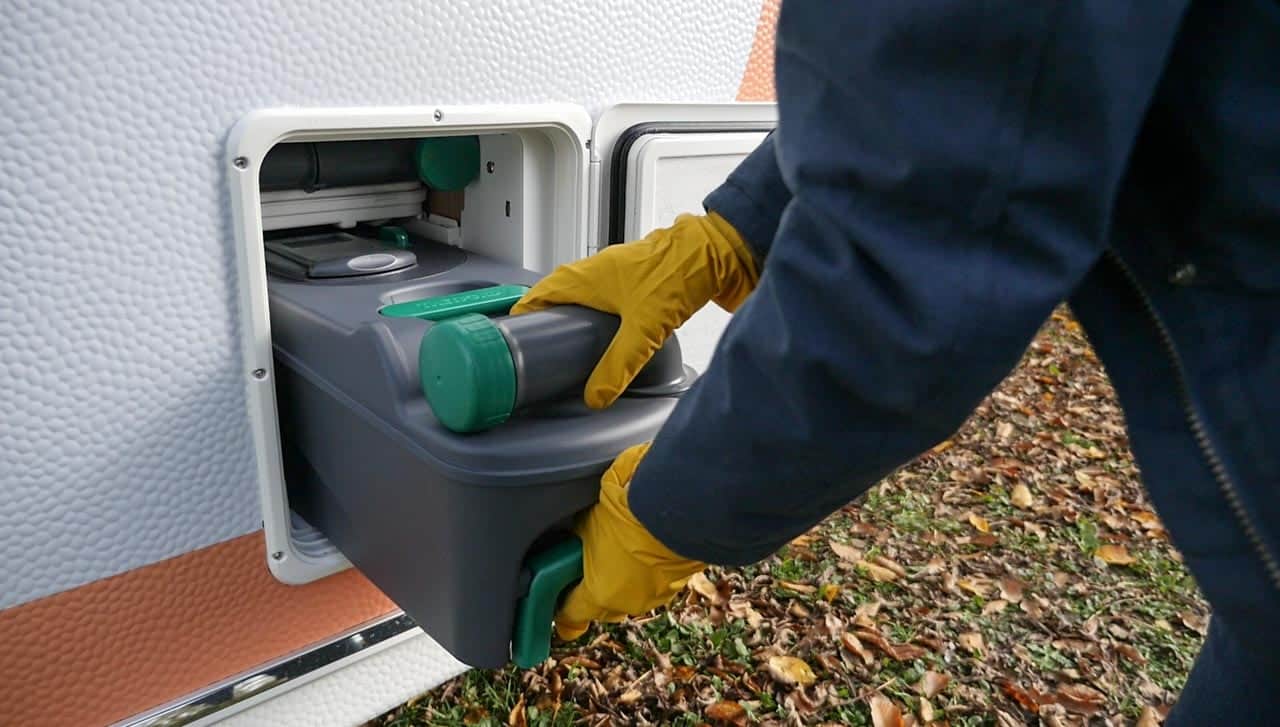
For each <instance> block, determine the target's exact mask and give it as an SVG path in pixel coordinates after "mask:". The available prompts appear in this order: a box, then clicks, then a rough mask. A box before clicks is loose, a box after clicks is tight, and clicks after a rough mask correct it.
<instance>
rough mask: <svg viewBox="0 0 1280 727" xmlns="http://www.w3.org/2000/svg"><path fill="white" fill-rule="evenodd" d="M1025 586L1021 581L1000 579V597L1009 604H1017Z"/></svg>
mask: <svg viewBox="0 0 1280 727" xmlns="http://www.w3.org/2000/svg"><path fill="white" fill-rule="evenodd" d="M1024 588H1025V586H1024V585H1023V584H1022V581H1020V580H1018V579H1017V578H1001V579H1000V597H1001V598H1003V599H1004V600H1006V601H1008V602H1009V603H1018V602H1019V601H1021V600H1022V591H1023V589H1024Z"/></svg>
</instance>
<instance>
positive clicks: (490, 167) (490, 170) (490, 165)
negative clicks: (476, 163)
mask: <svg viewBox="0 0 1280 727" xmlns="http://www.w3.org/2000/svg"><path fill="white" fill-rule="evenodd" d="M484 170H485V171H486V172H488V173H490V174H493V162H489V163H488V164H485V165H484Z"/></svg>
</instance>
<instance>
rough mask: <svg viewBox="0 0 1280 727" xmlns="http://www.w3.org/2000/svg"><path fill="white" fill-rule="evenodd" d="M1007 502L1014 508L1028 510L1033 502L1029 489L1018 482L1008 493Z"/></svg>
mask: <svg viewBox="0 0 1280 727" xmlns="http://www.w3.org/2000/svg"><path fill="white" fill-rule="evenodd" d="M1009 502H1010V503H1011V504H1012V505H1013V506H1014V507H1017V508H1021V509H1023V510H1029V509H1031V505H1032V504H1033V503H1034V502H1035V500H1033V499H1032V497H1031V489H1030V488H1028V487H1027V486H1026V485H1024V484H1022V483H1021V482H1019V483H1018V484H1016V485H1014V486H1013V491H1012V492H1010V493H1009Z"/></svg>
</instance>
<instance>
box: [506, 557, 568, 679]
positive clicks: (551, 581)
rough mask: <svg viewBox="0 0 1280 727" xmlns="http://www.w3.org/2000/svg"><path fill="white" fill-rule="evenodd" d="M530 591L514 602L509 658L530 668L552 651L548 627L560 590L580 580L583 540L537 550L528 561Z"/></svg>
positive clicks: (523, 666) (562, 591)
mask: <svg viewBox="0 0 1280 727" xmlns="http://www.w3.org/2000/svg"><path fill="white" fill-rule="evenodd" d="M527 565H528V567H529V570H530V571H531V572H532V574H533V577H532V578H531V579H530V581H529V592H528V594H526V595H525V596H524V598H521V599H520V602H519V603H517V604H516V628H515V631H514V632H513V633H512V634H511V661H512V662H514V663H515V665H516V666H518V667H520V668H521V669H532V668H533V667H535V666H537V665H539V664H541V663H542V662H544V661H546V660H547V657H548V656H550V655H551V627H552V622H553V621H554V619H555V614H556V605H557V604H558V603H559V600H560V594H562V593H564V591H565V589H566V588H568V587H569V586H571V585H573V584H574V583H576V582H577V581H580V580H582V541H581V540H579V539H578V538H576V537H573V538H570V539H568V540H565V541H563V542H560V543H557V544H555V545H553V546H551V547H549V548H547V549H546V550H542V551H540V552H538V553H536V554H535V555H534V556H533V557H532V558H530V559H529V562H528V564H527Z"/></svg>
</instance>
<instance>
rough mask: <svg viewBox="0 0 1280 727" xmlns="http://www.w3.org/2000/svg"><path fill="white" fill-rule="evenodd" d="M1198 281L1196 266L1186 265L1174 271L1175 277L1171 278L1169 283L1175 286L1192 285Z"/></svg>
mask: <svg viewBox="0 0 1280 727" xmlns="http://www.w3.org/2000/svg"><path fill="white" fill-rule="evenodd" d="M1195 279H1196V266H1195V265H1193V264H1191V263H1186V264H1184V265H1182V266H1181V267H1179V268H1178V269H1177V270H1175V271H1173V275H1171V276H1169V282H1171V283H1173V284H1174V285H1190V284H1191V282H1192V281H1193V280H1195Z"/></svg>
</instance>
